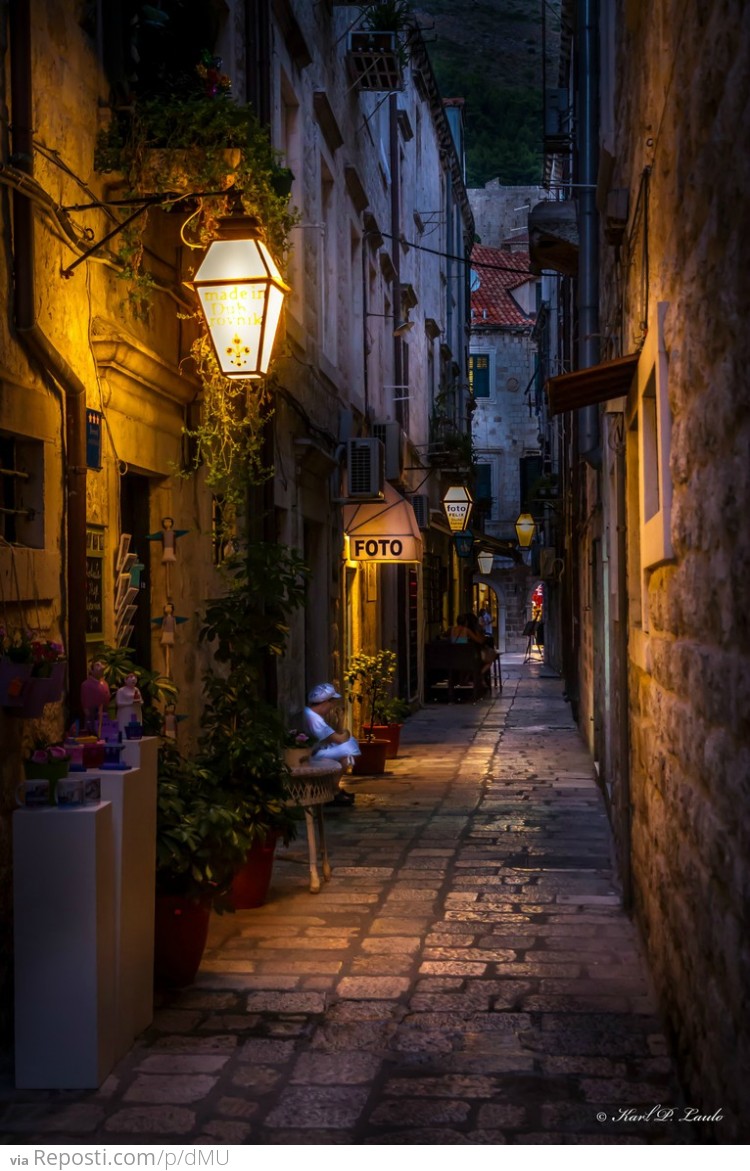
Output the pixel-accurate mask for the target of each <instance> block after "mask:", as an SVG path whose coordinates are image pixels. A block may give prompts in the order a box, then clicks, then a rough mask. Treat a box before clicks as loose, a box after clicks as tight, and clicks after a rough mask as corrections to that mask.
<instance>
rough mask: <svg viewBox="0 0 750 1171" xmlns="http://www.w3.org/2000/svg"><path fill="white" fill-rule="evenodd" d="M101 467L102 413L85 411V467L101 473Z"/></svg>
mask: <svg viewBox="0 0 750 1171" xmlns="http://www.w3.org/2000/svg"><path fill="white" fill-rule="evenodd" d="M101 466H102V413H101V411H92V410H91V408H90V407H88V408H87V409H86V467H87V468H91V469H92V470H93V471H95V472H98V471H101Z"/></svg>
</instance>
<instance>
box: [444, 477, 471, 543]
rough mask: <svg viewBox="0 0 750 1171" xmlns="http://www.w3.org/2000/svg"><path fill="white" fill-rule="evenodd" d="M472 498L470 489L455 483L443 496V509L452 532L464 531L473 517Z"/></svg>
mask: <svg viewBox="0 0 750 1171" xmlns="http://www.w3.org/2000/svg"><path fill="white" fill-rule="evenodd" d="M472 503H473V501H472V499H471V494H470V492H469V489H468V488H466V487H464V485H463V484H454V485H453V486H452V487H451V488H448V490H447V491H446V493H445V496H444V497H443V511H444V512H445V515H446V518H447V520H448V526H449V528H450V530H451V532H452V533H462V532H463V531H464V529H466V528H467V527H468V524H469V520H470V518H471V506H472Z"/></svg>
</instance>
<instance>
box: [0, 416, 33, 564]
mask: <svg viewBox="0 0 750 1171" xmlns="http://www.w3.org/2000/svg"><path fill="white" fill-rule="evenodd" d="M43 504H44V444H43V443H40V442H39V440H34V439H25V438H22V437H21V436H17V435H7V434H2V433H0V536H2V537H4V538H5V540H6V541H7V542H8V543H9V544H10V545H26V546H28V547H30V548H32V549H43V548H44V514H43V511H42V509H43Z"/></svg>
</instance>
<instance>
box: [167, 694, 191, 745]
mask: <svg viewBox="0 0 750 1171" xmlns="http://www.w3.org/2000/svg"><path fill="white" fill-rule="evenodd" d="M186 718H187V717H186V716H178V715H177V712H176V710H175V705H174V704H173V703H168V704H166V706H165V708H164V723H163V724H162V732H161V734H162V736H164V737H165V739H167V740H176V739H177V728H178V726H179V724H180V722H181V721H182V720H184V719H186Z"/></svg>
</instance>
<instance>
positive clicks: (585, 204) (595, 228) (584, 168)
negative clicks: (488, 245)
mask: <svg viewBox="0 0 750 1171" xmlns="http://www.w3.org/2000/svg"><path fill="white" fill-rule="evenodd" d="M577 18H578V19H577V23H578V28H577V33H578V37H577V43H578V45H579V47H580V59H579V62H578V74H577V79H576V97H577V107H578V124H579V128H580V129H579V137H578V182H579V183H580V184H581V188H580V195H579V198H578V217H579V234H580V265H579V270H578V271H579V276H578V339H579V340H578V367H579V369H583V368H585V367H586V366H595V365H596V363H597V362H598V361H599V353H600V346H599V216H598V213H597V210H596V182H597V177H598V169H599V0H578V4H577ZM578 427H579V436H580V439H579V441H580V454H581V456H582V457H583V459H585V460H586V462H587V463H589V464H591V465H592V467H595V468H599V467H601V460H602V453H601V437H600V434H599V408H598V407H597V406H590V407H582V408H581V410H580V411H579V412H578Z"/></svg>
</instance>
